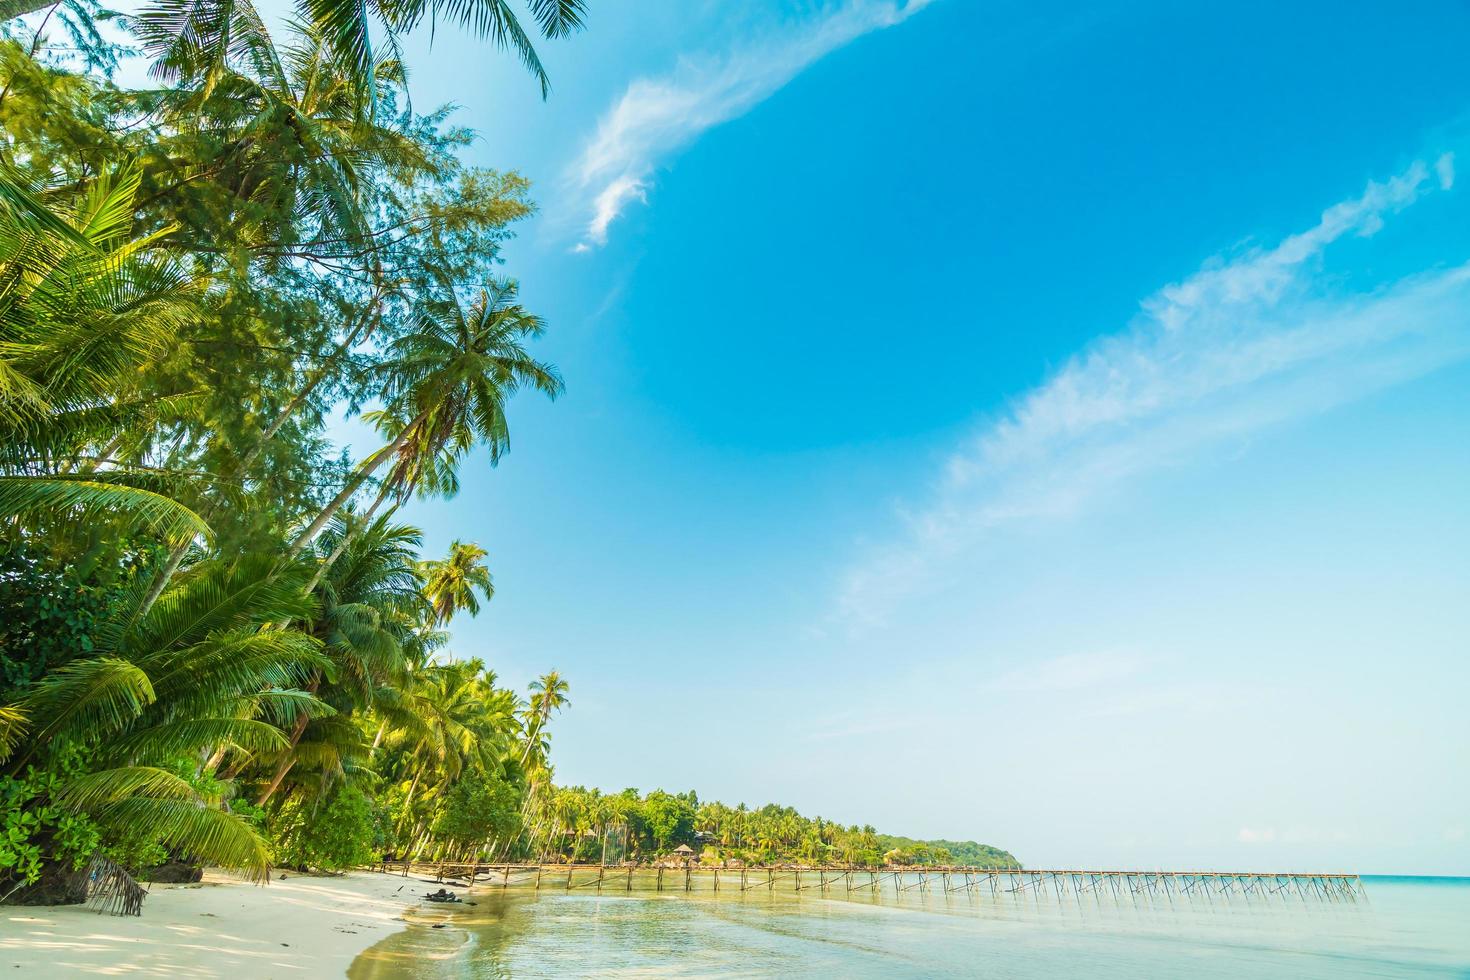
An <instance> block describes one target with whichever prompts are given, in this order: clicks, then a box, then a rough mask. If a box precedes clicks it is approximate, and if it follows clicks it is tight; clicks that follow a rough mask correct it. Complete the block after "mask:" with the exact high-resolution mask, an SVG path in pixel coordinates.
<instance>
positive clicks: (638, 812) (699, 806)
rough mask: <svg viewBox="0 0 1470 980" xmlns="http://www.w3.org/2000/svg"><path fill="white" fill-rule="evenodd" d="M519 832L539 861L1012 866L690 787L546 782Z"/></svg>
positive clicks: (1011, 861) (956, 848) (954, 847)
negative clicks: (694, 855) (678, 857)
mask: <svg viewBox="0 0 1470 980" xmlns="http://www.w3.org/2000/svg"><path fill="white" fill-rule="evenodd" d="M529 834H530V838H531V842H532V852H533V854H534V855H535V856H537V857H539V858H541V859H544V860H569V861H578V862H583V861H590V862H598V861H602V860H609V861H617V860H622V859H624V858H627V859H632V860H645V861H646V860H652V859H654V858H658V857H661V856H664V855H666V854H668V853H669V852H670V851H672V850H673V849H674V848H676V847H678V846H679V845H680V844H687V845H689V846H690V847H692V848H694V849H696V850H701V851H702V852H703V859H704V860H705V861H722V860H726V859H736V860H740V861H744V862H745V863H747V864H783V863H795V862H800V863H805V864H842V865H858V866H868V867H878V866H883V865H890V864H893V865H911V864H914V865H936V864H937V865H955V866H964V867H974V868H1017V867H1020V864H1019V863H1018V862H1017V861H1016V859H1015V857H1014V856H1012V855H1011V854H1010V853H1009V852H1007V851H1003V850H1000V849H999V848H995V847H991V846H989V845H986V844H978V843H976V842H974V841H918V840H913V839H910V838H907V837H893V836H890V835H887V834H879V833H878V832H877V831H876V830H874V829H873V827H871V826H856V825H851V826H849V825H843V824H839V823H834V822H832V821H829V820H823V819H822V818H821V817H804V816H802V815H801V814H800V813H798V812H797V811H796V810H794V809H792V808H790V807H783V806H778V805H776V804H768V805H766V806H763V807H761V808H759V809H755V810H752V809H750V808H748V807H747V806H745V804H743V803H742V804H740V805H739V806H735V807H730V806H726V805H725V804H723V803H719V802H711V803H701V802H700V801H699V797H698V796H697V795H696V794H695V793H694V792H693V791H690V792H687V793H667V792H664V791H663V790H654V791H653V792H651V793H648V794H646V795H641V794H639V792H638V791H637V790H635V789H626V790H623V791H622V792H621V793H617V794H605V793H602V792H601V791H599V790H596V789H585V788H583V787H580V786H570V787H555V788H553V789H552V790H551V791H550V792H549V793H547V794H545V796H544V797H543V798H542V799H541V801H540V802H539V804H538V805H537V806H536V807H535V810H534V812H533V813H532V815H531V820H530V829H529Z"/></svg>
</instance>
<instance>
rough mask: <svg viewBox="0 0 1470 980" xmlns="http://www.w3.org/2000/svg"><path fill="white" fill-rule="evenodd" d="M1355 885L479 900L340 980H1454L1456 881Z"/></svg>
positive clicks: (1467, 904)
mask: <svg viewBox="0 0 1470 980" xmlns="http://www.w3.org/2000/svg"><path fill="white" fill-rule="evenodd" d="M1363 885H1364V888H1363V892H1364V894H1363V896H1362V897H1360V898H1359V899H1357V900H1356V901H1332V902H1328V901H1323V900H1320V899H1311V900H1302V899H1300V898H1294V899H1283V898H1279V897H1276V898H1269V899H1261V898H1245V897H1242V896H1240V895H1234V896H1231V897H1229V898H1221V897H1218V896H1217V897H1215V898H1214V899H1212V900H1199V899H1191V900H1188V901H1184V900H1173V901H1162V900H1157V899H1155V900H1138V899H1131V898H1128V897H1126V896H1125V897H1114V896H1107V895H1103V894H1093V895H1090V896H1083V897H1080V898H1079V897H1077V896H1070V897H1067V898H1061V899H1059V898H1057V897H1055V896H1053V895H1047V896H1046V897H1044V898H1043V897H1041V896H1039V895H1030V896H1018V895H1001V896H995V895H990V894H987V893H978V894H977V893H968V894H966V893H954V894H949V895H945V894H938V893H935V892H932V891H931V892H928V893H922V892H920V893H913V892H905V893H904V894H901V895H894V894H891V893H884V894H877V895H874V894H871V893H868V894H866V895H859V894H854V896H852V897H848V896H845V895H842V894H833V893H825V894H808V893H803V894H794V893H790V892H769V891H765V890H758V889H752V890H749V891H746V892H740V891H739V890H738V889H736V890H727V891H724V892H720V893H718V894H707V893H697V894H685V893H682V892H663V893H634V894H623V893H619V892H616V891H611V890H610V891H605V892H603V893H602V894H597V893H595V892H594V893H581V892H579V891H571V892H566V891H561V890H551V889H547V890H543V891H541V892H532V891H529V890H518V889H514V888H512V889H508V890H500V889H497V888H495V887H493V886H492V887H488V888H487V887H480V888H476V889H473V890H472V891H470V892H469V893H467V894H466V898H467V899H468V901H470V902H474V903H475V904H473V905H469V904H464V905H457V906H448V907H434V906H426V909H425V911H424V912H423V913H422V914H421V915H420V916H416V917H415V919H414V920H413V921H412V922H411V924H410V925H409V927H408V928H407V929H406V930H404V931H402V932H400V933H398V934H396V935H394V936H392V937H389V938H387V939H385V940H384V941H382V942H380V943H379V944H378V945H377V946H375V947H373V948H372V949H370V950H368V951H367V952H366V953H364V954H363V955H362V956H361V957H360V958H359V959H358V960H357V962H355V963H354V964H353V966H352V969H351V972H350V973H349V977H351V978H353V980H397V978H404V977H429V978H449V977H456V978H458V977H470V978H500V977H614V978H623V977H725V978H728V977H807V976H824V977H884V978H892V977H1020V978H1028V977H1048V978H1052V977H1103V978H1108V977H1119V978H1122V977H1127V978H1138V977H1230V978H1240V977H1294V978H1313V977H1465V978H1470V878H1425V877H1364V879H1363ZM425 887H426V888H427V886H425ZM436 927H437V928H436Z"/></svg>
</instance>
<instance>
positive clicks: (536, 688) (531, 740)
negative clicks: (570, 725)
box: [521, 670, 572, 765]
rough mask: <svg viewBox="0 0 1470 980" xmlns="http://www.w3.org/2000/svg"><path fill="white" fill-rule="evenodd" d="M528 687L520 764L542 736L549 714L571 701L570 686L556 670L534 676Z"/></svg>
mask: <svg viewBox="0 0 1470 980" xmlns="http://www.w3.org/2000/svg"><path fill="white" fill-rule="evenodd" d="M530 687H531V703H530V704H529V705H528V706H527V707H526V749H525V752H524V753H522V755H521V764H522V765H524V764H525V763H526V761H527V760H528V759H529V758H530V757H531V749H532V747H533V746H534V745H535V744H536V743H537V742H538V740H540V739H541V738H542V737H543V736H544V734H545V732H546V724H547V722H549V721H550V720H551V716H552V715H553V714H555V713H556V712H558V711H560V710H561V709H562V708H566V707H570V705H571V703H572V702H571V700H570V699H568V698H567V692H568V691H570V690H571V686H570V685H569V684H567V682H566V680H565V679H564V678H563V677H562V676H561V674H560V673H558V672H557V671H554V670H552V671H548V672H547V673H546V674H544V675H542V676H541V677H538V678H536V679H535V680H534V681H532V682H531V684H530ZM543 754H544V753H543Z"/></svg>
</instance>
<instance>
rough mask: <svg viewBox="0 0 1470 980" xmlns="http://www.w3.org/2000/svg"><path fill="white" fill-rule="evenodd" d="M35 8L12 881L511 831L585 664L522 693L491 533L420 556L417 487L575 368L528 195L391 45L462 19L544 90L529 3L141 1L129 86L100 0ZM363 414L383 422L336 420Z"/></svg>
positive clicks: (11, 677)
mask: <svg viewBox="0 0 1470 980" xmlns="http://www.w3.org/2000/svg"><path fill="white" fill-rule="evenodd" d="M32 6H34V5H32V4H29V3H27V2H24V0H22V2H19V3H6V4H3V5H0V19H3V20H5V23H4V26H3V30H0V825H3V827H0V830H3V841H0V899H9V900H11V901H47V900H55V899H58V898H65V897H67V896H66V895H65V892H66V890H67V886H66V882H67V881H69V880H70V875H69V874H68V873H69V872H70V871H71V870H72V869H74V868H76V867H78V866H79V865H80V864H81V863H82V862H84V861H85V860H86V859H87V858H88V857H89V856H90V855H91V854H92V853H94V852H95V851H97V850H98V849H101V850H103V851H104V852H106V853H108V854H109V855H110V856H112V857H113V858H114V859H115V860H118V861H119V862H121V863H123V864H124V865H126V866H128V867H130V868H132V869H133V870H135V871H138V872H140V873H146V872H147V871H148V866H149V865H152V864H162V863H164V862H166V861H168V862H173V863H178V862H180V861H182V862H185V863H193V864H201V863H211V864H218V865H222V866H225V867H228V868H233V869H238V870H240V871H243V872H245V873H247V874H249V875H252V876H254V877H257V878H260V877H264V876H265V875H266V874H267V873H268V871H269V869H270V867H271V866H272V865H281V864H285V865H291V866H311V867H322V868H334V867H346V866H351V865H355V864H358V863H363V862H366V861H370V860H375V859H377V858H379V857H381V856H383V855H385V854H393V855H398V856H415V855H436V856H443V855H445V854H449V853H453V854H464V855H468V854H471V853H473V854H479V855H486V856H488V855H489V854H491V853H498V854H512V853H515V854H522V853H528V849H529V846H530V845H529V841H528V840H527V839H526V835H525V834H524V833H523V830H524V827H523V817H524V815H525V814H526V813H527V812H528V808H529V806H530V803H531V801H532V800H533V799H534V798H535V796H536V792H537V789H536V787H546V786H549V785H550V765H549V760H548V757H547V753H548V745H549V742H548V739H549V729H550V725H551V723H552V720H553V718H554V716H555V714H556V712H557V710H559V709H560V707H561V706H562V705H564V704H565V702H566V686H565V681H564V680H562V679H561V678H560V677H559V676H557V675H556V674H555V673H554V672H553V673H551V674H548V675H547V677H545V678H543V679H542V681H540V682H538V684H537V686H536V687H535V688H534V689H533V690H532V691H530V692H528V697H527V698H526V699H522V698H521V697H520V696H518V695H517V694H516V693H515V692H513V691H510V690H507V689H506V688H504V687H502V686H500V685H499V684H498V682H497V680H496V678H495V675H494V674H493V673H492V672H490V671H489V670H487V669H486V668H485V665H484V664H483V662H482V661H480V660H477V659H473V658H461V657H458V656H456V655H454V654H453V653H452V652H451V651H450V650H448V649H447V647H446V643H447V637H446V634H445V633H444V632H443V630H444V628H445V627H446V626H447V625H448V624H450V623H451V622H452V621H453V620H454V619H455V618H456V617H459V616H464V615H475V614H477V613H478V612H479V611H480V609H481V605H482V603H483V602H485V601H487V600H489V599H490V598H491V596H492V595H493V588H492V581H491V576H490V572H489V569H488V567H487V565H486V564H485V560H486V558H487V557H488V552H487V551H486V550H485V549H484V548H482V547H480V546H479V545H477V544H474V543H472V542H465V541H455V542H454V543H453V545H452V546H451V548H450V550H449V552H448V554H447V555H445V556H443V557H439V556H436V555H428V554H425V553H424V550H423V542H422V539H421V535H420V533H419V532H418V530H417V529H415V528H413V527H411V526H409V525H407V524H405V523H404V522H403V521H402V520H401V518H400V516H399V509H400V508H401V507H402V506H403V505H404V504H405V503H407V502H408V501H409V500H411V499H413V498H414V497H416V496H424V495H437V496H452V495H453V494H454V493H456V492H457V490H458V485H459V481H458V474H459V472H460V469H461V467H462V466H465V465H470V464H471V463H472V462H473V461H474V460H480V461H486V460H488V462H490V463H491V464H492V465H493V464H494V463H495V462H496V461H497V460H499V458H500V457H501V455H502V454H503V453H504V452H506V450H507V449H508V448H509V434H510V420H509V417H510V415H511V413H512V405H511V403H512V399H513V397H514V396H515V395H516V394H517V393H519V392H521V391H523V390H530V391H531V392H533V393H535V394H539V395H545V396H547V397H555V396H556V395H557V394H559V392H560V391H561V379H560V377H559V376H558V374H557V372H556V370H555V369H554V368H553V367H552V366H550V365H548V364H546V363H544V362H542V361H541V360H538V359H537V357H536V356H535V355H534V353H533V347H534V345H535V343H536V340H537V338H538V337H539V336H540V335H541V333H542V332H543V330H544V329H545V327H544V324H543V323H542V321H541V320H540V319H539V318H538V317H537V316H535V315H534V314H533V313H532V312H530V311H528V310H527V309H525V308H524V306H522V304H521V302H520V300H519V298H518V290H517V285H516V283H515V282H514V281H511V280H508V279H506V278H505V277H504V276H503V275H501V274H500V272H499V268H498V267H499V265H500V262H501V251H502V249H503V248H504V247H506V245H507V244H508V243H509V242H510V241H511V240H512V238H513V233H514V225H515V223H516V222H517V221H518V220H520V219H522V218H524V217H526V216H527V215H528V214H530V213H531V211H532V207H533V206H532V204H531V202H530V200H529V197H528V191H529V187H528V184H527V182H526V181H525V180H524V179H522V178H521V177H519V176H518V175H516V174H514V173H499V172H495V171H490V170H485V169H480V168H475V167H471V166H468V165H466V164H465V163H464V162H463V161H462V160H461V158H460V152H461V150H462V149H463V148H464V147H465V146H466V145H467V144H468V143H469V142H470V141H471V140H472V139H474V138H475V134H473V133H472V132H470V131H468V130H465V129H462V128H459V127H456V126H454V125H452V124H451V123H450V121H449V112H448V110H447V109H438V110H433V111H429V112H420V111H418V110H417V109H415V108H413V107H412V102H411V100H410V99H409V97H408V90H407V87H406V77H407V76H406V73H405V71H404V68H403V66H402V65H401V64H399V63H398V62H397V61H395V60H393V58H392V57H391V54H392V53H393V51H394V50H395V45H394V43H393V42H394V36H395V33H396V32H399V31H403V30H407V29H409V28H411V27H412V26H413V25H414V24H415V23H416V22H418V21H419V20H421V19H423V18H425V17H429V16H439V17H448V18H450V19H451V20H453V21H460V22H464V23H467V24H468V25H469V26H471V27H472V28H474V29H475V30H477V31H478V32H480V33H481V34H484V35H486V36H487V37H489V38H490V39H491V40H492V41H494V42H496V43H497V44H499V45H501V46H502V47H508V48H510V49H512V50H513V51H514V52H515V53H516V54H517V55H518V56H519V57H520V58H521V59H522V60H523V61H524V62H525V63H526V64H527V65H528V67H529V68H530V69H531V72H532V74H533V76H534V77H535V78H536V79H537V80H538V81H539V82H540V83H541V84H542V85H543V87H544V85H545V83H546V78H545V72H544V71H543V70H542V68H541V64H540V61H539V59H538V58H537V55H536V52H535V49H534V47H533V46H532V44H531V42H530V39H529V36H528V33H527V31H526V30H524V29H523V28H522V27H521V25H520V22H519V21H518V19H517V15H516V13H515V11H514V10H513V9H512V8H511V7H510V6H507V5H506V4H505V3H502V2H500V0H496V2H494V3H490V4H484V5H478V6H465V5H462V4H458V5H457V4H453V3H448V4H445V3H440V2H428V3H419V4H418V5H417V6H415V5H413V4H409V5H408V6H404V5H403V4H395V5H391V6H384V5H369V7H367V8H363V7H362V6H361V5H358V4H349V5H346V6H342V5H341V4H336V5H335V6H334V4H333V2H332V0H306V2H304V3H303V4H302V5H301V9H300V13H301V15H302V16H301V17H300V19H299V20H297V21H295V22H292V23H291V24H288V25H287V26H286V28H285V30H284V33H283V34H282V35H281V36H276V35H275V34H274V33H273V32H272V31H271V30H269V29H268V28H267V27H266V24H265V22H264V21H263V20H262V18H261V17H260V16H259V14H258V13H257V12H256V11H255V9H254V8H253V7H252V6H251V4H250V2H249V0H230V2H229V3H222V2H219V3H217V2H213V0H205V2H192V0H191V2H189V3H182V2H174V0H158V2H155V3H153V4H152V5H151V6H146V7H144V8H143V9H142V10H141V11H140V12H139V13H138V14H137V15H136V16H134V17H132V18H125V19H123V20H122V21H120V23H121V25H122V26H123V28H124V29H125V31H127V32H128V33H129V34H130V35H131V36H130V37H128V38H127V39H126V44H129V45H131V46H132V47H135V48H137V49H139V50H141V51H143V52H144V53H145V56H146V57H147V58H148V59H149V60H150V63H151V65H150V67H151V77H152V79H153V80H154V81H155V82H156V83H157V84H156V85H155V86H154V87H149V88H142V89H130V88H124V87H121V86H119V85H117V84H115V83H114V82H113V80H112V77H111V74H110V72H111V71H112V69H114V68H115V67H116V66H117V64H118V63H119V61H120V60H121V59H122V58H123V57H125V56H126V54H127V51H126V50H125V46H124V45H118V44H114V43H112V42H110V41H109V40H107V39H106V37H105V36H104V35H105V34H107V35H108V36H111V34H109V33H108V32H103V31H99V30H98V29H97V18H98V17H100V16H101V12H100V11H99V10H98V8H96V7H94V6H91V5H90V4H89V2H88V0H66V2H65V3H64V4H59V5H55V6H50V7H47V8H46V9H45V10H40V11H39V12H38V13H37V14H36V15H35V16H34V17H31V18H28V19H25V20H14V19H12V18H13V17H15V16H16V15H21V14H26V13H28V12H29V8H31V7H32ZM526 9H527V10H528V12H529V13H530V14H531V15H532V16H533V17H534V20H535V24H536V30H537V31H539V33H541V34H542V35H544V36H546V37H558V36H561V35H564V34H566V33H568V32H570V31H573V30H575V29H576V28H577V27H579V26H580V23H581V17H582V14H583V7H582V3H581V2H579V0H560V2H556V0H548V2H541V0H534V2H532V3H530V4H529V5H528V6H527V8H526ZM371 19H375V20H376V21H377V28H374V30H377V29H378V28H381V29H382V32H381V33H379V34H378V36H379V37H380V38H381V39H382V40H383V41H384V42H385V43H383V44H381V45H380V46H379V48H378V49H376V50H375V49H374V48H373V47H372V46H371V45H370V44H369V43H368V37H369V34H368V28H369V20H371ZM48 32H51V33H55V34H56V35H57V37H56V38H55V39H53V38H52V37H51V34H50V33H48ZM113 33H115V32H113ZM369 409H370V410H369ZM342 412H346V413H349V414H353V413H361V414H362V417H363V418H364V420H365V421H366V422H367V423H369V424H370V425H372V426H373V427H375V428H376V430H377V431H378V432H379V433H381V435H382V439H383V444H382V448H380V449H378V450H376V451H374V452H370V453H368V454H366V455H365V456H364V457H363V458H361V459H353V458H351V457H349V456H348V455H346V454H344V453H343V452H341V451H340V450H339V449H337V448H336V447H335V446H334V445H333V443H332V442H331V441H330V440H329V438H328V436H327V424H328V420H329V419H330V418H332V417H334V416H335V415H338V414H340V413H342ZM477 453H478V455H475V454H477Z"/></svg>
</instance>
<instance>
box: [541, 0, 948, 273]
mask: <svg viewBox="0 0 1470 980" xmlns="http://www.w3.org/2000/svg"><path fill="white" fill-rule="evenodd" d="M932 2H933V0H907V2H901V0H847V2H846V3H843V4H842V5H840V6H836V7H832V8H829V9H828V10H827V11H826V12H825V13H823V14H822V15H820V16H818V17H816V18H814V19H812V20H810V21H807V22H804V23H800V24H797V25H795V26H789V27H787V28H786V29H785V30H783V31H781V32H779V33H776V34H773V35H772V36H768V37H763V38H759V39H752V40H750V41H748V42H746V43H745V44H742V45H740V46H738V47H737V48H735V49H733V50H731V51H729V52H726V53H724V54H722V55H711V56H704V57H689V58H684V59H683V60H681V61H680V62H679V64H678V65H677V66H676V67H675V69H674V70H673V71H672V72H670V73H669V74H667V75H665V76H663V77H660V78H641V79H638V80H637V81H634V82H633V83H632V84H631V85H629V86H628V88H627V91H625V92H624V93H623V95H622V97H621V98H619V99H618V101H617V102H616V103H615V104H614V105H613V106H612V107H611V108H610V109H609V110H608V111H607V113H605V114H604V115H603V117H602V119H601V120H600V122H599V123H598V127H597V133H596V134H595V135H594V136H593V137H592V139H591V140H589V141H588V143H587V145H586V147H585V148H584V149H583V151H582V153H581V156H580V157H578V159H577V161H576V163H575V164H574V165H573V166H572V168H571V170H570V172H569V174H568V183H569V184H570V185H571V191H572V193H571V199H572V200H573V201H575V202H576V206H577V207H578V208H579V209H580V213H581V215H582V217H581V218H580V219H579V221H580V223H581V225H582V235H583V238H582V241H580V242H579V243H578V245H577V246H576V247H575V249H574V250H575V251H589V250H590V249H591V248H592V247H594V246H600V245H603V244H606V242H607V234H608V228H609V226H611V225H612V223H613V222H614V221H615V220H616V219H617V218H618V216H619V215H621V214H622V213H623V211H624V210H625V209H626V208H627V207H628V206H629V205H630V204H632V203H633V202H635V201H638V202H647V200H648V191H649V188H650V187H651V185H652V181H653V173H654V170H655V169H656V168H657V167H658V165H659V163H660V162H661V161H663V160H665V159H667V157H668V156H669V155H670V154H672V153H675V152H677V151H678V150H680V149H683V148H684V147H686V146H688V145H689V144H690V143H692V142H694V140H695V139H697V138H698V137H699V135H700V134H701V133H703V132H705V131H706V130H708V129H709V128H711V127H712V126H717V125H719V124H720V123H723V122H728V121H729V120H731V119H735V118H737V117H739V116H742V115H744V114H745V113H746V112H748V111H749V110H750V109H751V107H753V106H755V105H757V104H759V103H760V102H762V101H764V100H765V99H767V98H769V97H770V96H771V95H772V94H773V93H774V92H776V91H778V90H779V89H781V88H782V87H783V86H784V85H786V83H787V82H789V81H791V79H793V78H795V77H796V76H797V75H798V74H800V73H801V71H802V70H803V69H805V68H806V67H807V66H808V65H810V64H812V63H813V62H814V61H816V60H818V59H819V58H821V57H822V56H824V55H826V54H829V53H830V52H832V51H835V50H836V49H838V48H840V47H842V46H843V45H846V44H848V43H849V42H851V41H853V40H855V39H856V38H859V37H861V36H863V35H864V34H870V33H872V32H873V31H878V30H883V29H884V28H888V27H893V26H895V25H898V24H901V23H903V22H904V21H905V20H908V19H909V18H910V17H912V16H913V15H914V14H916V13H918V12H919V11H920V10H922V9H923V8H924V7H927V6H928V5H929V4H930V3H932Z"/></svg>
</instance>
